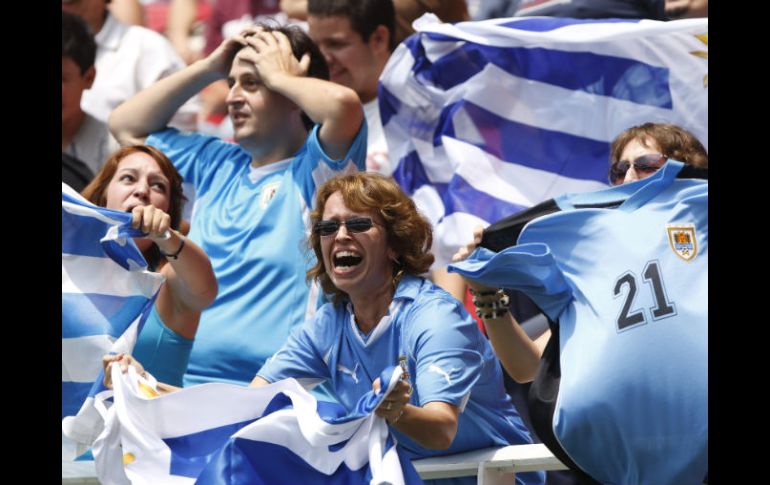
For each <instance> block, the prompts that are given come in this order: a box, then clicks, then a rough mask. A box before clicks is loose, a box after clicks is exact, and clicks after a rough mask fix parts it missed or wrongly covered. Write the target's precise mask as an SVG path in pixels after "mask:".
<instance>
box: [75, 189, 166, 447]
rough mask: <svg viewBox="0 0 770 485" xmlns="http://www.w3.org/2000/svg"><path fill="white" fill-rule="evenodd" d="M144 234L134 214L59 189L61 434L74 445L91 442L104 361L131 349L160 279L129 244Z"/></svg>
mask: <svg viewBox="0 0 770 485" xmlns="http://www.w3.org/2000/svg"><path fill="white" fill-rule="evenodd" d="M143 235H144V234H143V233H142V232H141V231H139V230H137V229H134V228H132V227H131V214H129V213H126V212H119V211H113V210H109V209H105V208H103V207H98V206H95V205H93V204H91V203H90V202H88V201H87V200H85V199H84V198H83V197H81V196H80V194H78V193H77V192H75V191H74V190H73V189H72V188H71V187H69V186H68V185H66V184H62V420H63V421H62V431H63V432H64V434H65V435H67V436H68V437H69V438H72V439H74V440H75V441H76V442H80V443H90V442H92V441H93V440H94V438H95V437H96V435H95V434H94V432H95V431H94V430H96V429H97V428H96V427H95V426H96V425H97V423H98V422H99V421H101V418H100V417H99V416H98V414H97V413H96V412H95V411H94V410H93V408H92V405H93V402H94V396H95V395H96V394H97V393H99V392H102V391H105V388H104V387H103V385H102V376H103V374H102V356H103V355H104V354H107V353H110V352H130V351H131V349H132V348H133V346H134V342H135V341H136V335H137V333H138V331H139V329H140V328H141V324H143V323H144V319H146V315H147V314H148V313H149V310H150V309H151V308H152V305H153V303H154V301H155V297H156V296H157V292H158V289H159V288H160V285H161V284H162V282H163V277H162V276H161V275H160V274H159V273H153V272H151V271H148V270H147V264H146V262H145V260H144V257H143V256H142V253H141V252H140V251H139V249H138V248H137V247H136V245H135V244H134V242H133V240H132V238H133V237H139V236H143ZM75 416H77V418H75ZM79 451H80V452H82V451H84V449H83V448H82V447H81V449H80V450H79Z"/></svg>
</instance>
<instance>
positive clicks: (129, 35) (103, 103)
mask: <svg viewBox="0 0 770 485" xmlns="http://www.w3.org/2000/svg"><path fill="white" fill-rule="evenodd" d="M94 40H95V41H96V62H95V63H94V65H95V66H96V79H94V84H93V86H91V89H87V90H85V91H83V97H82V99H81V100H80V106H81V108H83V111H85V112H86V113H88V114H90V115H91V116H93V117H94V118H96V119H97V120H99V121H101V122H103V123H107V118H108V117H109V116H110V113H111V112H112V110H113V109H115V108H116V107H117V106H118V105H119V104H121V103H122V102H123V101H125V100H127V99H128V98H130V97H132V96H133V95H135V94H136V93H138V92H139V91H141V90H142V89H144V88H146V87H147V86H149V85H150V84H152V83H154V82H155V81H157V80H158V79H161V78H163V77H166V76H168V75H169V74H172V73H174V72H176V71H178V70H180V69H182V68H184V67H185V63H184V61H182V59H181V58H180V57H179V56H178V55H177V54H176V52H174V49H173V48H172V47H171V43H170V42H169V41H168V40H167V39H166V38H165V37H163V36H162V35H160V34H158V33H157V32H155V31H152V30H150V29H146V28H144V27H138V26H135V25H126V24H123V23H121V22H119V21H118V20H117V19H115V17H113V16H112V15H111V14H108V15H107V18H106V20H105V21H104V25H103V26H102V28H101V30H100V31H99V33H98V34H96V36H95V38H94ZM199 104H200V102H199V101H198V97H197V95H196V96H195V97H193V98H192V99H191V100H189V101H188V102H187V103H185V104H184V105H183V106H182V107H181V108H180V109H179V111H177V113H176V115H175V116H174V118H173V120H172V122H171V123H170V124H171V125H172V126H175V127H178V128H180V129H184V130H194V129H195V127H196V117H197V112H198V111H199Z"/></svg>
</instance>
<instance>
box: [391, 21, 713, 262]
mask: <svg viewBox="0 0 770 485" xmlns="http://www.w3.org/2000/svg"><path fill="white" fill-rule="evenodd" d="M415 28H416V29H417V33H416V34H414V35H412V36H411V37H409V38H408V39H407V40H406V41H405V42H403V43H402V44H401V45H399V46H398V48H397V49H396V50H395V51H394V53H393V55H392V56H391V58H390V60H389V62H388V64H387V65H386V67H385V70H384V71H383V74H382V76H381V77H380V86H379V96H378V97H379V103H380V116H381V118H382V124H383V127H384V129H385V135H386V137H387V139H388V146H389V147H390V155H391V159H392V160H394V163H395V164H396V170H395V172H394V173H393V177H394V178H395V179H396V181H398V183H399V184H400V185H401V187H402V188H403V189H404V190H405V191H406V192H407V193H408V194H410V195H411V196H412V197H413V198H414V200H415V202H416V203H417V205H418V208H419V209H420V210H421V211H422V212H423V213H424V214H425V215H426V216H427V217H428V219H429V220H430V221H431V223H432V224H433V227H434V247H433V249H434V253H435V255H436V263H437V264H438V265H444V264H445V263H447V262H448V261H449V260H450V258H451V256H452V254H453V253H454V252H455V251H456V250H457V249H458V248H459V247H460V246H461V245H463V244H465V243H466V242H467V241H468V240H470V239H471V237H472V236H471V232H472V229H473V227H475V226H476V225H482V226H486V225H488V224H489V223H491V222H495V221H497V220H499V219H501V218H503V217H505V216H509V215H511V214H514V213H516V212H519V211H521V210H523V209H526V208H528V207H531V206H532V205H535V204H537V203H539V202H542V201H544V200H547V199H550V198H552V197H555V196H558V195H561V194H563V193H567V192H586V191H591V190H596V189H599V188H602V187H604V186H606V184H607V172H608V168H609V167H608V165H609V162H608V160H609V149H610V142H611V141H612V140H613V139H614V138H615V137H616V136H617V135H618V134H619V133H620V132H621V131H623V130H625V129H627V128H630V127H631V126H634V125H638V124H641V123H645V122H656V123H673V124H676V125H679V126H681V127H683V128H685V129H687V130H688V131H690V132H692V133H693V134H694V135H695V136H696V137H697V138H698V139H699V140H700V141H701V142H702V143H703V144H704V146H706V147H708V19H688V20H677V21H672V22H659V21H653V20H632V19H593V20H576V19H565V18H547V17H528V18H508V19H494V20H487V21H481V22H462V23H458V24H454V25H452V24H440V23H438V22H437V20H436V19H435V17H433V16H432V15H429V14H426V15H425V16H423V17H422V18H421V19H418V20H417V21H416V22H415Z"/></svg>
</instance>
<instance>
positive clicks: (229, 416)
mask: <svg viewBox="0 0 770 485" xmlns="http://www.w3.org/2000/svg"><path fill="white" fill-rule="evenodd" d="M401 373H402V371H401V368H400V367H390V368H388V369H386V370H385V371H383V372H382V374H381V375H380V378H381V382H383V383H384V384H383V391H384V392H380V393H379V395H375V394H374V393H373V391H370V392H368V393H367V394H366V395H364V396H363V397H362V398H361V399H360V400H359V401H358V404H357V406H356V408H355V409H354V410H352V411H351V412H350V413H348V414H347V415H344V411H342V410H341V408H342V406H340V405H339V404H332V403H320V402H317V401H316V399H315V398H314V397H313V396H312V395H311V394H309V393H308V392H307V391H305V390H304V389H303V388H302V387H301V386H300V384H299V383H298V382H297V381H296V380H294V379H286V380H283V381H279V382H276V383H273V384H271V385H268V386H265V387H260V388H248V387H243V386H237V385H233V384H224V383H209V384H201V385H197V386H192V387H188V388H185V389H182V390H180V391H178V392H175V393H171V394H166V395H163V396H159V395H158V393H157V392H156V391H155V390H154V382H153V381H154V379H152V378H151V377H150V380H149V381H147V380H145V379H143V378H141V377H140V376H139V375H138V374H137V373H136V370H135V369H134V368H133V367H130V368H129V371H128V372H127V373H125V374H123V373H121V372H120V370H119V369H118V368H117V366H115V367H114V368H113V374H112V381H113V383H115V384H114V392H115V395H114V404H113V405H112V406H111V407H110V408H109V409H106V410H105V408H104V407H101V406H97V407H99V408H100V409H102V410H103V413H104V417H105V421H104V422H105V426H104V429H103V431H102V433H101V435H100V436H99V438H98V439H97V440H96V442H95V443H94V447H93V451H94V457H95V461H96V470H97V476H98V477H99V480H100V481H101V483H103V484H105V485H111V484H123V483H129V480H130V483H133V484H157V483H165V484H192V483H198V484H203V485H206V484H217V485H219V484H225V485H227V484H232V485H235V484H248V485H260V484H265V485H280V484H292V485H293V484H305V483H308V484H311V483H312V484H318V485H324V484H365V483H368V484H372V485H376V484H394V485H395V484H420V483H422V481H421V480H420V478H419V475H417V472H416V471H415V470H414V468H413V466H412V464H411V462H410V461H409V459H408V458H405V457H402V456H401V455H400V454H399V451H398V448H397V447H396V446H395V445H396V443H395V440H394V439H393V437H392V436H390V433H389V430H388V426H387V424H386V422H385V420H384V419H383V418H379V417H377V416H375V415H374V414H373V411H374V409H375V408H376V407H377V406H378V405H379V403H380V402H381V401H382V399H383V398H384V396H385V395H386V394H387V393H388V392H389V391H390V390H392V389H393V387H395V385H396V384H397V383H398V381H399V379H400V378H401ZM100 401H102V402H101V404H107V403H106V402H105V401H104V400H103V399H101V398H100Z"/></svg>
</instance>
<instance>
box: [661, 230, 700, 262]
mask: <svg viewBox="0 0 770 485" xmlns="http://www.w3.org/2000/svg"><path fill="white" fill-rule="evenodd" d="M666 230H667V231H668V243H669V245H670V246H671V249H672V250H673V251H674V253H675V254H676V255H677V256H679V257H680V258H682V259H684V260H685V261H692V260H693V259H694V258H695V255H696V254H698V241H697V239H696V238H695V226H694V225H693V224H667V225H666Z"/></svg>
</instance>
